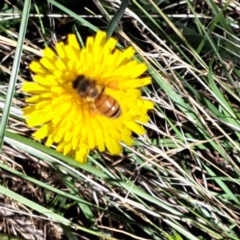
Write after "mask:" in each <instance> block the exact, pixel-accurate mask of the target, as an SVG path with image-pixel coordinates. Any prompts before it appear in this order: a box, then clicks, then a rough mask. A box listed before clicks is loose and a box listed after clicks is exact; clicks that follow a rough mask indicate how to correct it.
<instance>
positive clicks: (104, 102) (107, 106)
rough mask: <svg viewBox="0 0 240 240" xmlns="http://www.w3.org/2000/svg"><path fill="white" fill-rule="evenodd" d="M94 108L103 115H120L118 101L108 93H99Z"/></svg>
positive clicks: (115, 116)
mask: <svg viewBox="0 0 240 240" xmlns="http://www.w3.org/2000/svg"><path fill="white" fill-rule="evenodd" d="M95 106H96V109H97V110H98V111H99V112H100V113H101V114H102V115H104V116H106V117H109V118H118V117H119V116H120V115H121V112H122V111H121V107H120V105H119V103H118V102H117V101H116V100H115V99H114V98H113V97H112V96H109V95H105V94H101V95H100V96H99V97H98V99H97V100H96V102H95Z"/></svg>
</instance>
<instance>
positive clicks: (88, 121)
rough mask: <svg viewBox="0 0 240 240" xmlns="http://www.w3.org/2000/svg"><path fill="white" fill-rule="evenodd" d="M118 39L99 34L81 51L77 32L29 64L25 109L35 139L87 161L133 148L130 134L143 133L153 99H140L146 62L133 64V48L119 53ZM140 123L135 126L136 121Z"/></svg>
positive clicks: (100, 32) (145, 79)
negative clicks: (95, 153) (95, 152)
mask: <svg viewBox="0 0 240 240" xmlns="http://www.w3.org/2000/svg"><path fill="white" fill-rule="evenodd" d="M116 44H117V41H116V40H115V39H114V38H109V39H108V40H107V38H106V33H105V32H103V31H98V32H97V34H96V36H95V37H88V38H87V41H86V47H84V48H80V46H79V43H78V41H77V38H76V36H75V35H74V34H69V35H68V42H67V43H66V44H64V43H63V42H59V43H57V44H56V46H55V48H56V52H55V51H53V50H52V49H51V48H50V47H46V48H45V49H44V50H43V57H42V58H41V59H40V60H39V61H33V62H31V64H30V65H29V68H30V70H31V71H33V73H34V76H33V82H24V84H23V87H22V90H23V91H25V92H27V93H30V94H31V96H30V97H29V98H27V99H26V102H27V103H28V106H27V107H25V108H24V109H23V112H24V117H25V118H26V121H27V124H28V126H29V127H37V128H38V129H37V131H36V132H35V133H34V134H33V137H34V138H35V139H36V140H41V139H44V138H46V139H47V140H46V143H45V144H46V146H49V147H50V146H51V145H53V144H56V146H57V151H61V152H63V154H64V155H69V156H72V157H74V158H75V159H76V161H79V162H81V163H85V162H86V159H87V155H88V153H89V151H90V150H92V149H94V148H97V149H98V150H99V151H101V152H102V151H105V150H108V151H109V153H111V154H113V155H114V154H119V153H120V152H121V151H122V147H121V144H120V143H121V142H123V143H125V144H126V145H128V146H131V145H132V144H133V139H132V132H135V133H137V134H144V133H145V129H144V127H143V126H142V125H141V124H140V123H147V122H148V120H149V117H148V115H147V111H148V110H149V109H152V108H153V106H154V105H153V103H152V102H151V101H148V100H145V99H143V98H142V96H141V90H140V89H139V88H140V87H143V86H146V85H148V84H150V83H151V78H150V77H142V78H140V76H141V75H142V74H143V73H144V72H145V71H146V70H147V67H146V65H145V64H144V63H139V62H138V61H137V60H133V59H132V57H133V55H134V53H135V51H134V49H133V48H132V47H129V48H127V49H125V50H124V51H120V50H119V49H118V48H116ZM136 121H137V122H136Z"/></svg>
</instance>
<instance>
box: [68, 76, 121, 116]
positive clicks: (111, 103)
mask: <svg viewBox="0 0 240 240" xmlns="http://www.w3.org/2000/svg"><path fill="white" fill-rule="evenodd" d="M72 87H73V89H75V90H76V91H77V93H78V94H79V96H80V97H81V98H82V99H85V101H86V102H87V103H89V104H90V105H91V106H92V107H93V109H94V110H95V111H96V112H98V113H100V114H101V115H103V116H105V117H108V118H118V117H119V116H120V115H121V113H122V110H121V107H120V105H119V103H118V102H117V100H116V99H114V98H113V97H112V96H110V95H108V94H105V93H104V87H102V86H100V85H98V84H96V81H94V80H93V79H89V78H86V77H85V76H84V75H79V76H78V77H77V78H76V79H75V80H74V81H73V82H72Z"/></svg>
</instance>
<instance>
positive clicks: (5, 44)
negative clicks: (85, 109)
mask: <svg viewBox="0 0 240 240" xmlns="http://www.w3.org/2000/svg"><path fill="white" fill-rule="evenodd" d="M120 3H121V2H120V1H119V0H93V1H78V0H68V1H66V0H59V1H54V0H48V1H42V0H41V1H40V0H35V1H30V0H25V1H21V0H9V1H7V0H5V1H2V2H1V3H0V61H1V64H0V109H1V120H2V122H1V126H2V128H1V129H0V131H1V134H0V136H5V137H4V138H2V141H3V140H4V144H3V146H2V152H1V155H0V156H1V158H0V181H1V185H0V199H1V201H0V216H1V218H0V223H1V224H0V239H28V240H31V239H33V240H35V239H40V240H43V239H51V240H52V239H53V240H55V239H56V240H57V239H69V240H77V239H84V240H85V239H93V240H94V239H154V240H155V239H156V240H160V239H178V240H180V239H240V228H239V226H240V225H239V222H240V205H239V201H240V187H239V184H240V171H239V168H240V164H239V163H240V161H239V152H240V141H239V140H240V115H239V105H240V104H239V103H240V98H239V96H240V82H239V78H240V64H239V62H240V47H239V46H240V39H239V36H240V3H239V1H236V0H235V1H225V0H222V1H220V0H219V1H218V0H216V1H213V0H203V1H200V0H199V1H198V0H196V1H195V0H193V1H188V0H187V1H177V0H176V1H170V0H169V1H167V0H130V1H129V6H128V8H127V9H126V11H125V13H124V15H123V17H122V18H121V20H120V22H119V23H118V25H117V27H116V29H115V31H114V33H113V36H114V37H115V38H117V39H118V41H119V48H121V49H124V48H126V47H128V46H130V45H132V46H133V47H134V48H135V49H136V51H137V54H138V55H137V57H138V58H139V59H140V60H141V61H144V62H146V63H147V64H148V68H149V72H148V74H149V75H150V76H151V77H152V79H153V81H152V85H151V86H149V87H147V88H144V89H143V95H144V97H145V98H147V99H150V100H152V101H153V102H154V103H155V109H154V111H151V112H149V115H150V116H151V121H150V122H149V123H148V124H147V125H146V128H147V134H146V135H145V136H134V137H135V145H134V146H133V147H131V148H129V147H126V146H124V151H123V153H122V154H121V155H119V156H111V155H109V154H108V153H107V152H106V153H103V154H100V153H99V152H98V151H93V152H91V153H90V155H89V161H88V163H87V164H85V165H80V164H78V163H77V162H75V161H74V159H71V158H69V157H65V156H63V155H62V154H60V153H57V152H55V150H54V149H49V148H46V147H45V146H44V145H43V144H42V143H41V142H35V141H34V140H32V138H31V134H32V132H33V130H34V129H29V128H28V127H27V126H26V124H25V122H24V119H23V118H22V115H21V108H22V107H24V106H25V102H24V98H25V96H24V94H23V93H22V92H21V89H20V88H21V85H22V82H23V81H25V80H27V81H31V76H30V72H29V69H28V64H29V63H30V62H31V61H32V60H33V59H39V58H40V57H41V49H42V48H44V47H45V46H47V45H49V46H53V45H54V43H56V42H57V41H60V40H64V39H65V37H66V35H67V34H68V33H72V32H74V33H76V34H77V36H78V37H79V41H80V43H81V44H82V45H83V44H84V42H85V39H86V37H87V36H90V35H94V34H95V32H96V31H97V29H101V30H106V29H107V27H108V24H109V21H110V19H111V18H112V17H113V16H114V14H115V13H116V11H117V9H118V8H119V5H120ZM24 5H25V7H24ZM28 6H29V7H30V8H29V9H28ZM20 24H21V26H22V31H21V30H20ZM24 28H25V29H26V35H25V36H24V30H23V29H24ZM17 44H18V46H17ZM21 48H22V54H21ZM17 50H19V51H20V52H18V51H17ZM16 53H18V54H16ZM14 59H15V62H16V64H15V66H14V64H13V60H14ZM17 63H19V66H18V64H17ZM7 91H9V93H8V97H6V96H7ZM11 96H13V98H12V101H11ZM4 108H5V109H8V108H9V110H10V114H9V115H8V114H6V113H4V114H2V113H3V109H4ZM5 112H6V110H5ZM4 119H5V120H7V122H6V123H7V125H6V127H5V126H3V121H4ZM8 237H11V238H8Z"/></svg>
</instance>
